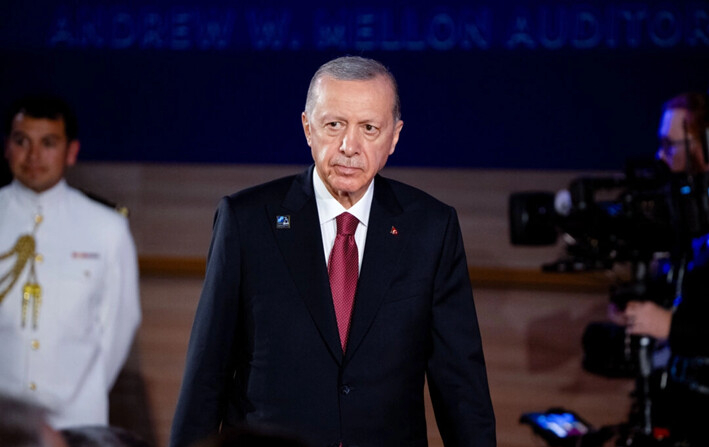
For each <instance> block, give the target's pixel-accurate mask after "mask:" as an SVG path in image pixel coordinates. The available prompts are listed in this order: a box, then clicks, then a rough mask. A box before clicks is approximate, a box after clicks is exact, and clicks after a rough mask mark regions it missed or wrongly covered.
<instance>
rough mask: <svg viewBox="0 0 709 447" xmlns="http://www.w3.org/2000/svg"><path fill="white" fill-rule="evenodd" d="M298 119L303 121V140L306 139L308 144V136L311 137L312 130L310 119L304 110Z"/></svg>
mask: <svg viewBox="0 0 709 447" xmlns="http://www.w3.org/2000/svg"><path fill="white" fill-rule="evenodd" d="M300 120H301V122H302V123H303V133H305V141H307V142H308V146H310V141H311V140H310V138H311V135H312V132H311V130H310V121H308V115H307V114H306V113H305V112H303V113H302V114H301V115H300Z"/></svg>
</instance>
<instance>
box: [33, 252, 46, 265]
mask: <svg viewBox="0 0 709 447" xmlns="http://www.w3.org/2000/svg"><path fill="white" fill-rule="evenodd" d="M34 261H35V262H39V263H42V262H44V256H42V255H41V254H39V253H37V255H35V257H34Z"/></svg>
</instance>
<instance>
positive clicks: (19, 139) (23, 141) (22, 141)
mask: <svg viewBox="0 0 709 447" xmlns="http://www.w3.org/2000/svg"><path fill="white" fill-rule="evenodd" d="M27 141H28V140H27V138H25V137H24V136H22V135H17V136H14V137H13V138H12V144H14V145H16V146H26V145H27Z"/></svg>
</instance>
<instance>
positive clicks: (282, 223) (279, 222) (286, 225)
mask: <svg viewBox="0 0 709 447" xmlns="http://www.w3.org/2000/svg"><path fill="white" fill-rule="evenodd" d="M276 229H277V230H289V229H290V215H286V216H276Z"/></svg>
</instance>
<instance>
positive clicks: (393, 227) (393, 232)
mask: <svg viewBox="0 0 709 447" xmlns="http://www.w3.org/2000/svg"><path fill="white" fill-rule="evenodd" d="M389 233H390V234H393V235H394V236H397V235H398V234H399V230H397V229H396V227H395V226H393V225H392V226H391V230H389Z"/></svg>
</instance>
